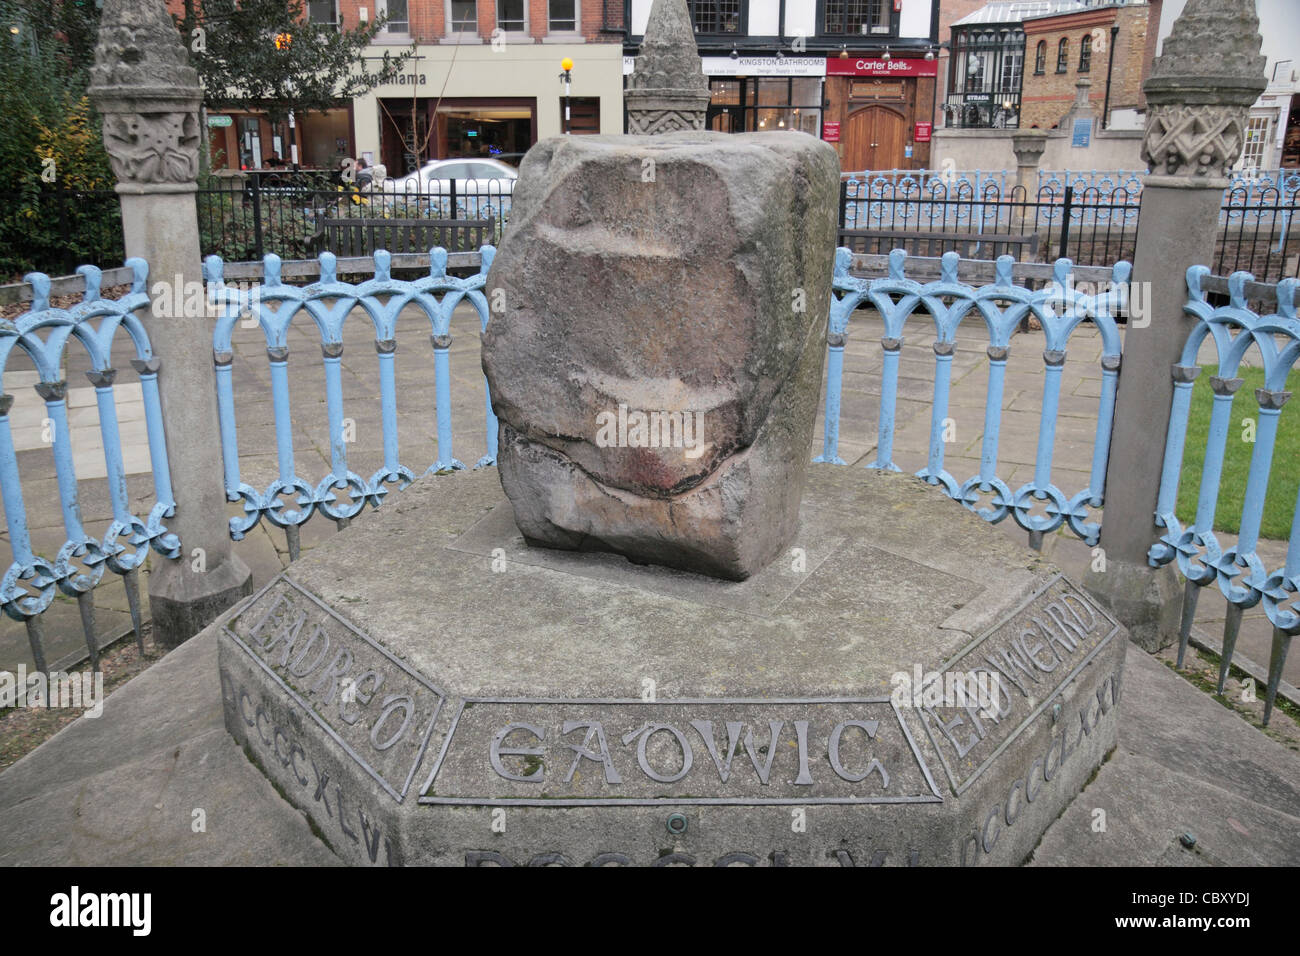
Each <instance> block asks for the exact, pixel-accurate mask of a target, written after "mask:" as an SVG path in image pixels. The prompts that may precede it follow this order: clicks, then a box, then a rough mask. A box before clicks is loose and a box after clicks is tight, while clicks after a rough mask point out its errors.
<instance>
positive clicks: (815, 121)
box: [705, 76, 822, 136]
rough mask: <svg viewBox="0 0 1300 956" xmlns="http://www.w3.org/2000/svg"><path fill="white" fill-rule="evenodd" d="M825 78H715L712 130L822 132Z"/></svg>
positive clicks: (711, 89)
mask: <svg viewBox="0 0 1300 956" xmlns="http://www.w3.org/2000/svg"><path fill="white" fill-rule="evenodd" d="M821 113H822V111H821V80H819V79H817V78H815V77H766V76H764V77H744V78H741V77H712V78H710V80H709V107H708V112H707V115H706V119H705V126H706V127H707V128H708V129H711V130H715V131H717V132H720V133H746V132H767V131H769V130H798V131H800V132H804V133H808V134H809V135H811V136H817V135H820V132H821Z"/></svg>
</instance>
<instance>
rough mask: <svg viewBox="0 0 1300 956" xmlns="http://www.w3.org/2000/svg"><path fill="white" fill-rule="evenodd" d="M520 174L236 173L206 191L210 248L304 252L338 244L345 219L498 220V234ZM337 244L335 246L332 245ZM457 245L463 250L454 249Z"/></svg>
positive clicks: (203, 211)
mask: <svg viewBox="0 0 1300 956" xmlns="http://www.w3.org/2000/svg"><path fill="white" fill-rule="evenodd" d="M513 189H514V180H509V179H492V180H462V181H457V180H442V181H439V180H432V181H429V182H426V183H422V184H421V186H420V188H419V189H414V188H411V189H407V188H405V186H404V183H403V181H402V180H389V181H387V182H385V183H381V184H375V183H369V182H362V183H355V182H353V183H348V182H343V181H341V180H340V179H339V177H338V176H337V174H334V175H331V174H320V175H304V174H289V173H271V174H262V175H252V176H248V177H247V178H243V177H241V178H232V179H229V180H226V181H224V182H218V183H213V184H211V185H209V186H208V187H207V188H203V189H200V190H199V192H198V214H199V237H200V244H201V246H202V248H203V253H204V255H210V254H215V255H219V256H221V257H222V258H223V259H226V260H229V261H236V262H242V261H247V260H250V259H260V258H262V256H264V255H266V254H267V253H275V254H276V255H278V256H280V257H281V258H283V259H303V258H308V257H311V256H314V255H316V254H317V253H319V252H323V251H326V250H330V244H331V237H332V236H334V235H337V229H335V228H332V224H335V223H337V222H338V221H340V220H356V219H370V218H376V219H385V220H395V221H398V222H419V221H424V220H444V221H445V220H461V219H469V220H490V221H491V222H492V223H493V225H494V229H493V236H492V237H491V238H492V241H498V240H499V239H500V237H501V232H502V230H503V229H504V228H505V225H506V222H507V221H508V219H509V215H510V198H511V195H512V194H513ZM330 251H333V250H330ZM451 251H456V250H451Z"/></svg>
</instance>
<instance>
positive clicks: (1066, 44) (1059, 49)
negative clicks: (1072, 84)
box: [1056, 37, 1070, 73]
mask: <svg viewBox="0 0 1300 956" xmlns="http://www.w3.org/2000/svg"><path fill="white" fill-rule="evenodd" d="M1069 68H1070V40H1069V38H1068V37H1061V42H1060V43H1058V44H1056V72H1057V73H1064V72H1065V71H1066V70H1068V69H1069Z"/></svg>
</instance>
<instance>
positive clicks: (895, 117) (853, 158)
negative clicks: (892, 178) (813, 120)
mask: <svg viewBox="0 0 1300 956" xmlns="http://www.w3.org/2000/svg"><path fill="white" fill-rule="evenodd" d="M841 137H842V139H843V140H844V169H845V170H846V171H850V170H851V171H853V172H859V171H861V170H875V169H898V168H900V167H901V166H902V165H903V147H904V145H906V142H907V134H906V125H905V123H904V121H903V114H902V113H900V112H898V111H897V110H892V109H890V108H889V107H887V106H868V107H866V108H864V109H860V110H858V111H857V112H855V113H851V114H849V119H848V122H847V123H845V124H844V131H843V133H842V134H841Z"/></svg>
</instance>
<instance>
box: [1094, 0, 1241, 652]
mask: <svg viewBox="0 0 1300 956" xmlns="http://www.w3.org/2000/svg"><path fill="white" fill-rule="evenodd" d="M1260 43H1261V40H1260V36H1259V20H1258V18H1257V17H1256V16H1255V5H1254V3H1253V2H1252V0H1188V3H1187V6H1186V7H1185V8H1184V10H1183V14H1182V16H1180V17H1179V18H1178V20H1177V21H1175V23H1174V27H1173V31H1172V32H1171V33H1170V35H1169V37H1168V38H1167V39H1166V40H1165V42H1164V47H1163V49H1162V52H1161V55H1160V57H1159V58H1157V59H1156V61H1155V64H1154V66H1153V68H1152V71H1151V77H1150V79H1148V80H1147V81H1146V83H1145V84H1144V86H1143V91H1144V92H1145V94H1146V98H1147V121H1146V133H1145V136H1144V138H1143V141H1142V158H1143V159H1144V160H1146V162H1147V165H1148V168H1149V169H1150V174H1149V175H1148V176H1147V178H1146V182H1145V184H1144V185H1143V189H1142V206H1141V213H1140V218H1139V226H1138V237H1137V251H1136V253H1135V255H1134V262H1133V282H1134V283H1135V284H1138V283H1140V284H1141V288H1140V289H1139V290H1138V291H1139V294H1138V295H1135V296H1133V297H1132V301H1133V302H1135V303H1137V302H1140V303H1141V305H1142V309H1141V312H1142V314H1141V315H1130V318H1129V326H1128V330H1127V331H1126V332H1125V336H1124V367H1123V371H1122V372H1121V374H1120V380H1119V395H1118V399H1117V402H1116V408H1115V429H1114V435H1113V438H1112V439H1111V455H1110V464H1109V467H1108V469H1107V472H1106V503H1105V518H1104V520H1103V522H1102V531H1101V546H1102V548H1103V549H1104V552H1105V571H1097V570H1094V571H1092V572H1091V573H1090V574H1089V575H1088V578H1087V581H1086V583H1087V586H1088V588H1089V590H1090V591H1092V592H1093V594H1095V595H1096V596H1097V597H1098V598H1099V599H1101V600H1102V601H1104V602H1106V603H1107V604H1108V605H1109V606H1110V608H1111V610H1112V611H1114V613H1115V614H1116V616H1117V617H1119V618H1120V620H1121V621H1123V623H1124V624H1126V625H1127V626H1128V629H1129V634H1130V636H1131V637H1132V639H1133V640H1134V642H1136V643H1138V644H1139V645H1141V646H1143V647H1145V648H1146V649H1148V650H1156V649H1158V648H1160V647H1164V646H1166V645H1168V644H1171V643H1173V642H1174V640H1176V639H1177V637H1178V625H1179V616H1180V610H1181V602H1180V601H1179V599H1178V574H1177V571H1176V570H1175V569H1174V566H1173V565H1167V566H1165V567H1163V568H1160V569H1153V568H1152V567H1150V565H1149V564H1148V562H1147V550H1148V549H1149V548H1150V547H1151V545H1152V544H1153V543H1154V542H1155V540H1156V538H1157V537H1158V536H1159V534H1160V529H1158V528H1157V527H1156V525H1155V507H1156V496H1157V493H1158V490H1159V486H1160V471H1161V464H1162V461H1161V459H1162V457H1163V455H1162V452H1163V450H1164V447H1165V432H1166V431H1167V428H1168V424H1169V407H1170V404H1171V401H1172V397H1173V383H1172V380H1171V369H1172V368H1173V366H1175V365H1176V364H1177V363H1178V359H1179V354H1180V352H1181V351H1182V348H1183V345H1184V343H1185V342H1186V341H1187V335H1188V333H1189V332H1190V330H1191V328H1192V325H1193V324H1194V323H1193V321H1192V320H1191V319H1190V318H1189V317H1188V316H1186V315H1184V313H1183V303H1184V302H1186V300H1187V284H1186V272H1187V267H1188V266H1190V265H1194V264H1202V265H1209V264H1211V263H1212V262H1213V256H1214V240H1215V235H1216V234H1217V232H1218V228H1219V209H1220V206H1221V204H1222V202H1223V190H1224V189H1225V188H1226V187H1227V185H1228V179H1227V173H1228V170H1229V169H1230V168H1231V166H1232V165H1233V164H1234V163H1235V162H1236V161H1237V159H1238V158H1239V157H1240V155H1241V148H1242V143H1243V141H1244V140H1243V131H1244V129H1245V126H1246V117H1247V115H1248V112H1249V109H1250V105H1251V104H1252V103H1254V102H1255V100H1256V99H1257V98H1258V97H1259V95H1260V93H1262V92H1263V90H1264V87H1265V85H1266V81H1265V77H1264V66H1265V58H1264V57H1263V56H1262V55H1261V54H1260V52H1259V50H1260ZM1094 564H1095V565H1096V564H1097V562H1094Z"/></svg>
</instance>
